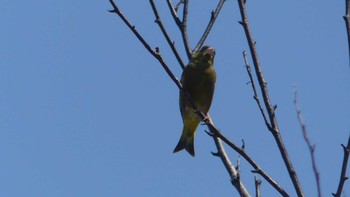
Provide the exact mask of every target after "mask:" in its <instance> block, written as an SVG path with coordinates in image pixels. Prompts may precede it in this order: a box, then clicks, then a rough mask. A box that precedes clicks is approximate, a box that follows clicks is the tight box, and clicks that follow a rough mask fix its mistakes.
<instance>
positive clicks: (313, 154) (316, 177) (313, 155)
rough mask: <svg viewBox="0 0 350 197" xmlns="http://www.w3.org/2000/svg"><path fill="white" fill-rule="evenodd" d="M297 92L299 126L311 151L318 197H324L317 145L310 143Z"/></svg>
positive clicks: (295, 97)
mask: <svg viewBox="0 0 350 197" xmlns="http://www.w3.org/2000/svg"><path fill="white" fill-rule="evenodd" d="M297 94H298V92H297V90H294V106H295V111H296V113H297V116H298V121H299V125H300V127H301V131H302V132H303V137H304V140H305V142H306V144H307V147H308V148H309V151H310V155H311V162H312V169H313V172H314V174H315V179H316V185H317V194H318V197H321V196H322V193H321V183H320V182H321V180H320V173H319V171H318V170H317V165H316V158H315V145H313V144H312V143H311V141H310V138H309V136H308V134H307V130H306V126H305V123H304V121H303V117H302V116H301V111H300V108H299V105H298V100H297Z"/></svg>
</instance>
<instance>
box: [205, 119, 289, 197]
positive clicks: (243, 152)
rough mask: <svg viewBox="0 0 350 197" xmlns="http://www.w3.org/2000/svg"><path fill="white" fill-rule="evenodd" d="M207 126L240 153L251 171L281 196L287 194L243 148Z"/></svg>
mask: <svg viewBox="0 0 350 197" xmlns="http://www.w3.org/2000/svg"><path fill="white" fill-rule="evenodd" d="M207 126H208V128H209V130H210V132H212V134H213V135H214V136H217V137H218V138H220V139H221V140H222V141H224V142H225V143H226V144H227V145H228V146H230V147H231V148H232V149H233V150H235V151H236V152H237V153H238V154H240V155H241V156H242V157H243V158H244V159H245V160H246V161H247V162H248V163H249V164H250V165H251V166H252V167H253V168H254V170H253V171H252V172H253V173H257V174H260V175H261V176H262V177H263V178H264V179H265V180H266V181H267V182H268V183H270V184H271V186H272V187H273V188H275V189H276V190H277V191H278V192H279V193H280V194H281V195H282V196H285V197H286V196H289V195H288V194H287V192H286V191H284V189H283V188H282V187H281V186H280V185H279V184H278V183H277V182H276V181H275V180H273V179H272V178H271V177H270V176H269V175H268V174H266V172H265V171H264V170H263V169H262V168H261V167H260V166H259V165H258V164H257V163H255V161H254V160H253V159H252V158H251V157H250V156H249V155H248V154H247V153H246V152H245V151H244V150H243V149H241V148H239V147H238V146H237V145H235V144H234V143H232V142H231V141H230V140H228V139H227V138H226V137H225V136H223V135H222V134H221V132H220V131H219V130H217V129H216V128H215V127H214V125H212V124H207Z"/></svg>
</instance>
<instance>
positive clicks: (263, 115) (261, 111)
mask: <svg viewBox="0 0 350 197" xmlns="http://www.w3.org/2000/svg"><path fill="white" fill-rule="evenodd" d="M243 58H244V63H245V67H246V69H247V73H248V76H249V80H250V82H249V83H250V84H251V86H252V89H253V93H254V96H253V98H254V100H255V101H256V103H257V104H258V107H259V110H260V113H261V115H262V117H263V119H264V122H265V125H266V126H267V128H271V125H270V123H269V121H268V120H267V117H266V115H265V111H264V109H263V107H262V105H261V102H260V99H259V96H258V92H257V90H256V87H255V82H254V79H253V75H252V69H251V68H250V66H249V64H248V58H247V53H246V51H243Z"/></svg>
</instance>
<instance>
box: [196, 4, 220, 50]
mask: <svg viewBox="0 0 350 197" xmlns="http://www.w3.org/2000/svg"><path fill="white" fill-rule="evenodd" d="M224 3H225V0H220V1H219V3H218V6H217V7H216V9H215V11H212V12H211V17H210V20H209V23H208V25H207V28H206V29H205V31H204V32H203V35H202V37H201V38H200V40H199V41H198V44H197V46H196V48H194V50H193V51H198V50H199V49H200V48H201V47H202V46H203V44H204V41H205V40H206V39H207V37H208V35H209V33H210V30H211V28H212V27H213V25H214V23H215V20H216V18H217V17H218V15H219V13H220V10H221V8H222V6H223V5H224Z"/></svg>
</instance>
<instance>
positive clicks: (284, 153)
mask: <svg viewBox="0 0 350 197" xmlns="http://www.w3.org/2000/svg"><path fill="white" fill-rule="evenodd" d="M238 5H239V9H240V13H241V17H242V21H241V22H240V24H241V25H242V26H243V29H244V31H245V35H246V38H247V42H248V45H249V49H250V53H251V56H252V59H253V63H254V69H255V73H256V77H257V79H258V82H259V86H260V91H261V94H262V97H263V100H264V104H265V108H266V110H267V114H268V116H269V119H270V123H269V124H267V126H268V125H271V126H270V127H268V129H269V131H270V132H271V133H272V135H273V137H274V138H275V141H276V143H277V146H278V149H279V150H280V153H281V155H282V158H283V161H284V164H285V166H286V168H287V170H288V173H289V176H290V178H291V180H292V182H293V185H294V188H295V191H296V193H297V195H298V196H300V197H302V196H304V194H303V191H302V188H301V185H300V182H299V179H298V176H297V173H296V171H295V170H294V167H293V165H292V162H291V160H290V158H289V156H288V152H287V149H286V148H285V146H284V143H283V140H282V137H281V134H280V131H279V128H278V124H277V119H276V116H275V106H273V105H272V103H271V101H270V97H269V93H268V89H267V83H266V81H265V78H264V75H263V73H262V69H261V65H260V62H259V59H258V54H257V50H256V47H255V42H254V40H253V37H252V34H251V31H250V27H249V23H248V18H247V12H246V9H245V2H244V0H238Z"/></svg>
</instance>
